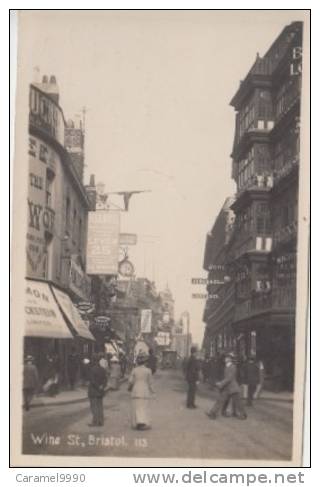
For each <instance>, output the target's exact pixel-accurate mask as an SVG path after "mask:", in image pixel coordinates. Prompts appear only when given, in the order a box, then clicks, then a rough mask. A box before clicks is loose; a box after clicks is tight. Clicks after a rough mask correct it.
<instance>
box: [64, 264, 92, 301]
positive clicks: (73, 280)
mask: <svg viewBox="0 0 320 487" xmlns="http://www.w3.org/2000/svg"><path fill="white" fill-rule="evenodd" d="M69 287H70V289H71V291H73V292H74V293H75V294H76V295H77V296H79V297H80V298H81V299H88V298H89V297H90V292H91V280H90V277H88V276H87V275H86V274H85V273H84V272H83V270H82V269H81V267H80V266H79V265H78V264H77V263H76V262H75V261H74V260H73V259H71V261H70V274H69Z"/></svg>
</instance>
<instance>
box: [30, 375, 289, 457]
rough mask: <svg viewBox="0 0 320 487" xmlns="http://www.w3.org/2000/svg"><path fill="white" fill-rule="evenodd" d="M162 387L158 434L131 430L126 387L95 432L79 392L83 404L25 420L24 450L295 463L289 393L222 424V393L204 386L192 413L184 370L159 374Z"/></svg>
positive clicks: (44, 409)
mask: <svg viewBox="0 0 320 487" xmlns="http://www.w3.org/2000/svg"><path fill="white" fill-rule="evenodd" d="M154 387H155V390H156V397H155V399H154V400H153V401H152V404H151V410H152V430H150V431H145V432H144V431H141V432H138V431H135V430H133V429H132V428H131V411H130V394H129V393H128V391H127V387H126V384H123V385H121V387H120V389H119V391H117V392H112V393H110V394H107V395H106V396H105V399H104V403H105V406H104V415H105V425H104V427H103V428H90V427H88V423H90V411H89V407H88V400H87V398H85V397H84V396H85V391H77V392H78V396H79V399H78V401H81V402H75V403H71V402H70V403H69V404H68V403H65V404H60V405H55V404H54V403H51V405H50V403H49V402H48V405H44V404H42V405H41V406H39V407H34V408H33V409H32V410H31V411H30V414H29V413H28V414H27V415H26V416H25V418H24V434H23V448H24V451H27V452H28V453H29V454H35V455H37V454H41V455H43V454H48V455H89V456H90V455H99V456H104V455H105V456H133V457H135V456H139V457H143V456H146V455H148V456H150V457H154V458H156V457H176V458H179V457H182V458H204V459H207V458H219V459H223V458H227V457H232V458H234V459H246V458H252V459H259V458H265V459H268V460H272V459H279V460H282V459H283V460H287V459H289V458H290V455H291V428H292V400H291V399H290V396H288V395H287V394H283V395H282V396H281V395H280V397H279V395H275V394H271V393H269V394H268V393H266V394H265V398H261V399H259V400H258V401H257V402H256V404H255V405H254V407H253V408H251V409H250V420H249V421H237V419H235V418H233V417H230V418H229V417H222V418H220V419H219V420H218V421H216V422H210V421H209V419H208V417H207V416H206V415H205V412H206V411H208V410H209V409H210V407H211V406H212V402H213V400H214V399H215V398H216V394H215V393H214V392H212V390H211V388H209V387H208V386H207V385H201V387H200V391H199V395H198V397H197V405H198V408H197V409H196V410H194V411H193V410H189V409H187V408H186V407H185V395H186V384H185V381H184V378H183V376H182V373H181V372H180V371H174V372H173V371H159V372H157V373H156V376H155V378H154ZM75 400H77V399H75ZM44 435H46V436H44Z"/></svg>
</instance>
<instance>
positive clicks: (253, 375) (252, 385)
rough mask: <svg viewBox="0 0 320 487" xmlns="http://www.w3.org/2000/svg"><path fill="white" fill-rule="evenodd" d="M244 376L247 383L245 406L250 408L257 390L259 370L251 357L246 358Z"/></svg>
mask: <svg viewBox="0 0 320 487" xmlns="http://www.w3.org/2000/svg"><path fill="white" fill-rule="evenodd" d="M246 376H247V383H248V397H247V406H249V407H250V406H252V401H253V397H254V393H255V391H256V389H257V385H258V384H259V368H258V364H257V362H256V360H255V357H254V356H252V355H250V356H249V357H248V361H247V373H246Z"/></svg>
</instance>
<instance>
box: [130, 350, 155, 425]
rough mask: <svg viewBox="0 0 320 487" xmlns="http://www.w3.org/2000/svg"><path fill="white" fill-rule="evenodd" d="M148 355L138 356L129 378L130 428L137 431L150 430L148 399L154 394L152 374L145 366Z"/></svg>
mask: <svg viewBox="0 0 320 487" xmlns="http://www.w3.org/2000/svg"><path fill="white" fill-rule="evenodd" d="M147 361H148V355H147V354H146V353H144V352H141V353H139V354H138V356H137V359H136V364H137V365H136V367H134V369H133V370H132V372H131V375H130V377H129V385H128V390H129V391H131V399H132V427H133V428H134V429H137V430H146V429H150V428H151V419H150V399H151V398H152V396H153V394H154V389H153V384H152V372H151V370H150V369H149V368H148V367H147V366H146V364H147Z"/></svg>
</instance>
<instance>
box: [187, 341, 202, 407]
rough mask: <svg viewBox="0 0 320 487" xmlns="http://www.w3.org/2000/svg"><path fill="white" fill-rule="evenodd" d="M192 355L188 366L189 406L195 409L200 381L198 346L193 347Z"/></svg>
mask: <svg viewBox="0 0 320 487" xmlns="http://www.w3.org/2000/svg"><path fill="white" fill-rule="evenodd" d="M190 354H191V355H190V357H189V360H188V362H187V366H186V380H187V382H188V394H187V408H188V409H195V408H196V407H197V406H196V405H195V397H196V389H197V382H198V381H199V362H198V359H197V347H194V346H193V347H191V349H190Z"/></svg>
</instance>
